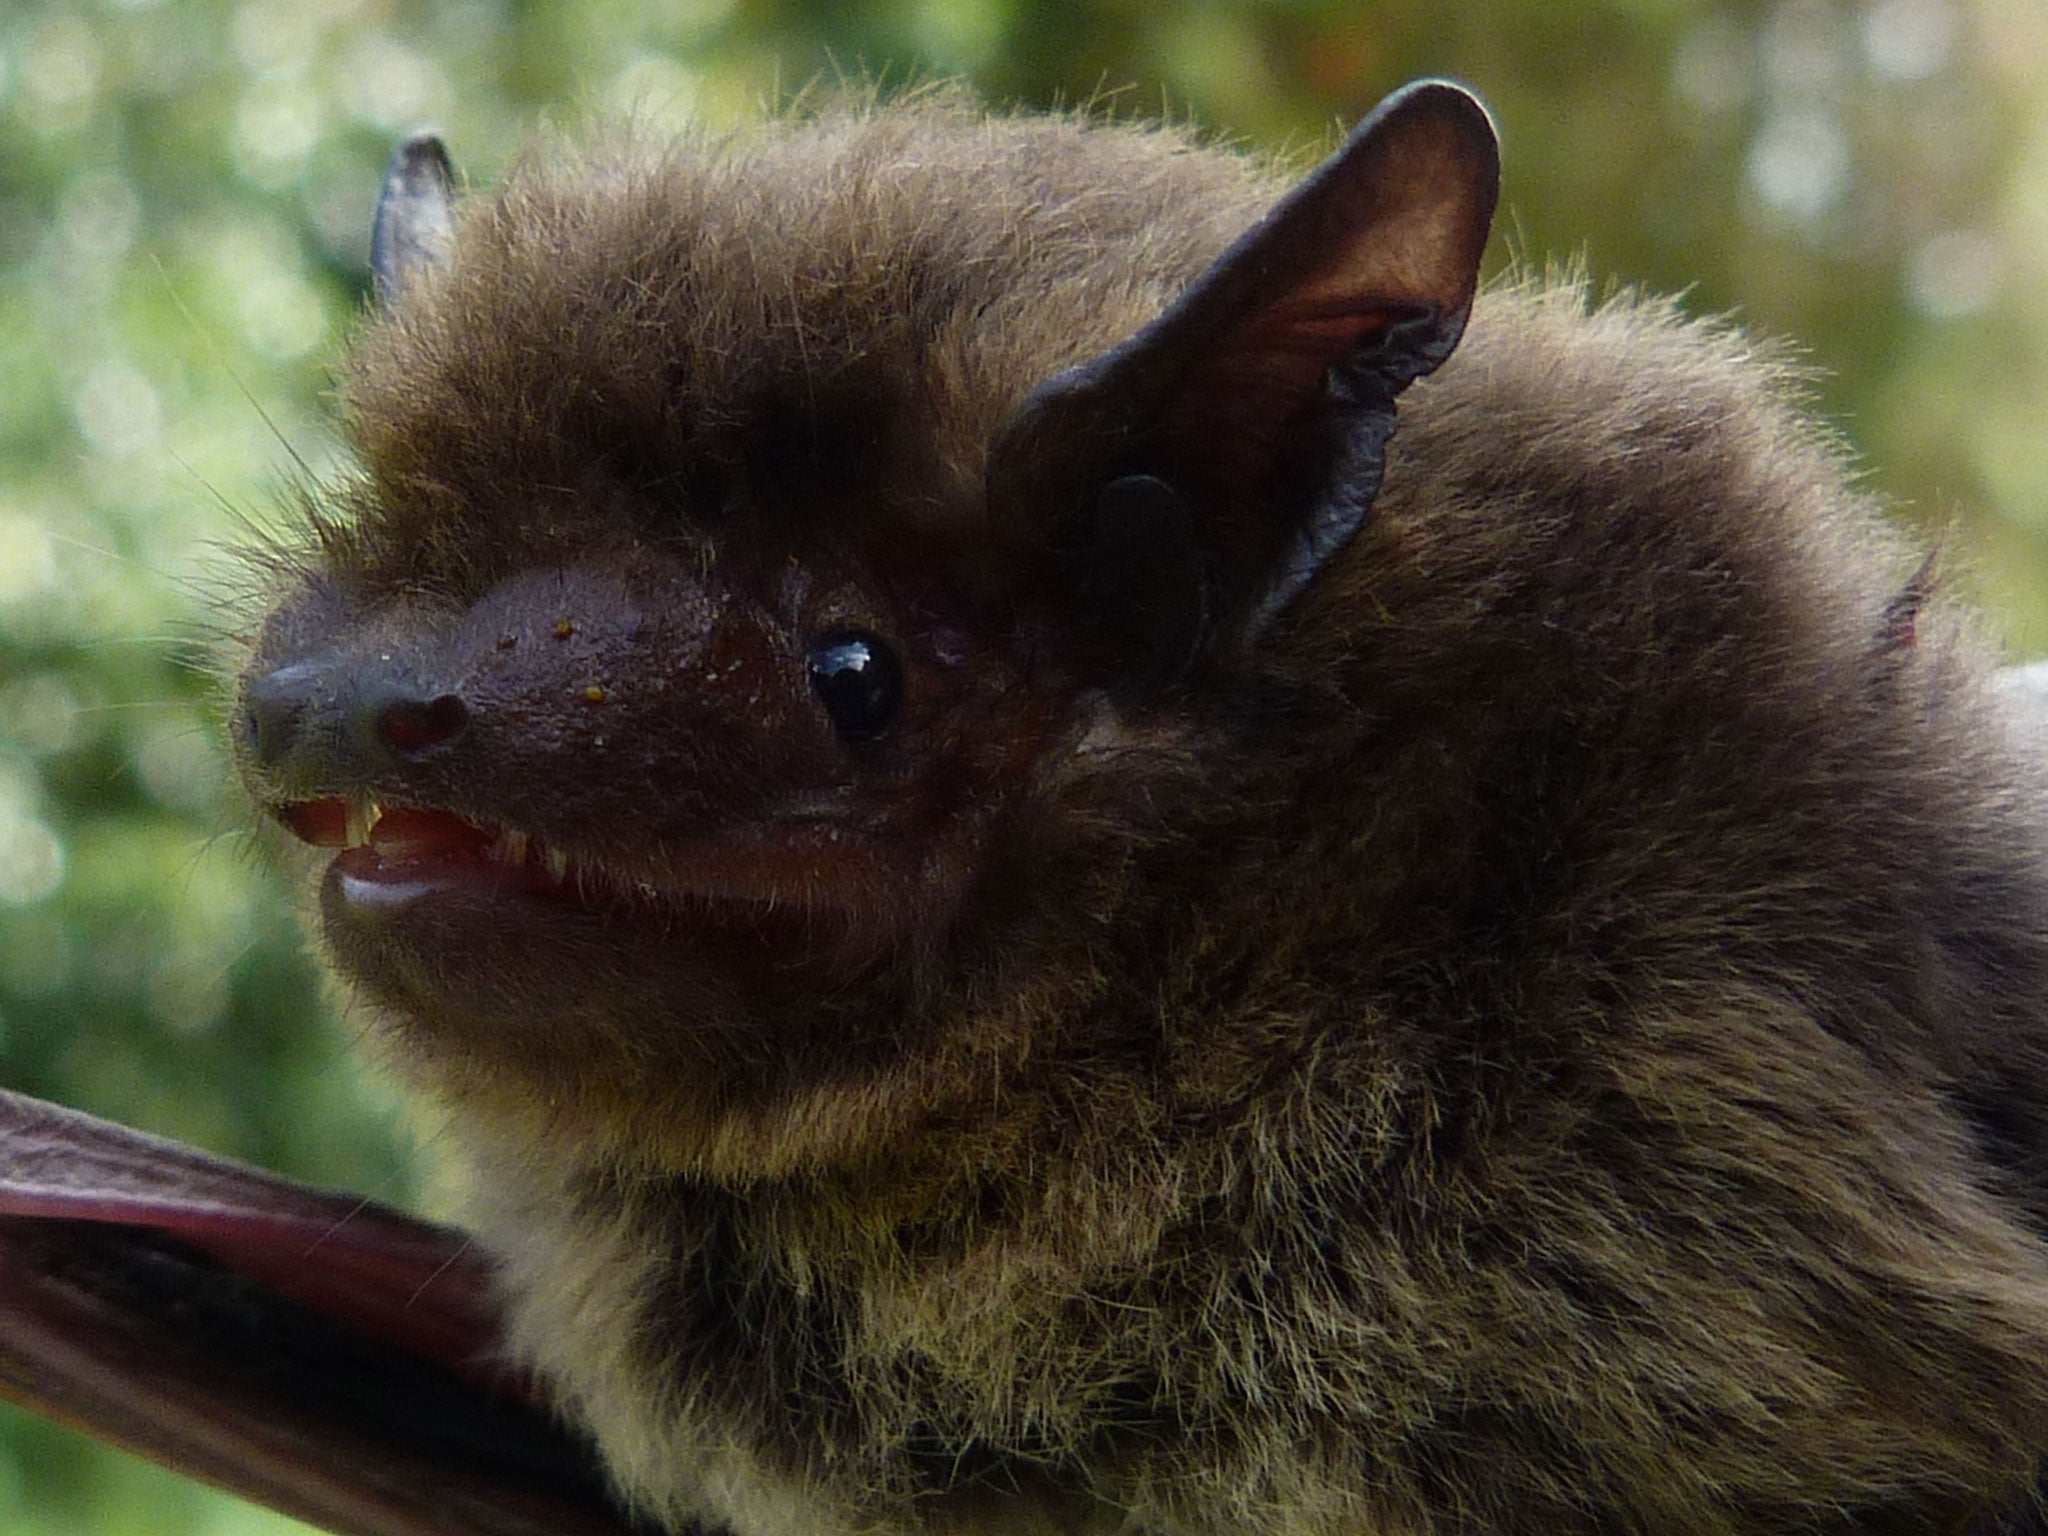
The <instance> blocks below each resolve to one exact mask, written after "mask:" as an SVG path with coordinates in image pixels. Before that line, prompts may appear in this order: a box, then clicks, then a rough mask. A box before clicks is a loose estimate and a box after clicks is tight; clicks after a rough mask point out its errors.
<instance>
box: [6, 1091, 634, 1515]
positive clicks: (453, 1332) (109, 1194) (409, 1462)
mask: <svg viewBox="0 0 2048 1536" xmlns="http://www.w3.org/2000/svg"><path fill="white" fill-rule="evenodd" d="M495 1342H496V1325H495V1314H494V1313H493V1311H492V1309H491V1306H490V1301H489V1283H488V1276H487V1274H486V1273H485V1271H484V1269H483V1267H482V1265H481V1264H480V1263H479V1261H478V1260H477V1259H476V1257H475V1256H474V1255H473V1254H472V1252H471V1251H470V1249H469V1247H468V1244H467V1243H466V1241H465V1240H464V1239H463V1237H462V1235H461V1234H460V1233H456V1232H453V1231H450V1230H448V1229H446V1228H441V1227H433V1226H429V1225H426V1224H425V1223H422V1222H418V1221H415V1220H413V1219H412V1218H410V1217H407V1216H405V1215H403V1214H401V1213H399V1212H396V1211H392V1210H388V1209H384V1208H382V1207H377V1206H373V1205H369V1204H366V1203H365V1202H362V1201H360V1200H357V1199H354V1198H352V1197H348V1196H342V1195H335V1194H329V1193H323V1192H320V1191H314V1190H305V1189H300V1188H298V1187H297V1186H295V1185H292V1184H291V1183H289V1182H288V1181H285V1180H282V1179H279V1178H277V1177H275V1176H274V1175H270V1174H266V1173H262V1172H260V1171H258V1170H255V1169H250V1168H244V1167H240V1166H238V1165H235V1164H232V1163H228V1162H224V1161H221V1160H218V1159H215V1158H211V1157H209V1156H207V1155H206V1154H204V1153H200V1152H197V1151H194V1150H192V1149H190V1148H186V1147H180V1146H177V1145H175V1144H173V1143H169V1142H164V1141H161V1140H159V1139H157V1138H154V1137H149V1136H144V1135H141V1134H140V1133H137V1132H133V1131H128V1130H125V1129H123V1128H122V1127H119V1126H115V1125H110V1124H108V1123H106V1122H104V1121H99V1120H94V1119H91V1118H90V1117H88V1116H84V1115H79V1114H76V1113H74V1112H72V1111H69V1110H64V1109H59V1108H57V1107H56V1106H54V1105H49V1104H44V1103H41V1102H39V1101H37V1100H34V1099H28V1098H24V1097H22V1096H20V1095H16V1094H8V1093H0V1396H5V1397H7V1398H10V1399H12V1400H13V1401H15V1402H17V1403H19V1404H21V1405H22V1406H23V1407H26V1408H29V1409H31V1410H32V1411H35V1412H38V1413H43V1414H46V1415H48V1416H50V1417H52V1418H55V1419H58V1420H61V1421H63V1422H66V1423H69V1424H71V1425H73V1426H75V1427H77V1428H80V1429H82V1430H84V1431H86V1432H87V1433H89V1434H93V1435H96V1436H98V1437H100V1438H102V1439H105V1440H108V1441H111V1442H112V1443H114V1444H116V1445H120V1446H123V1447H125V1448H126V1449H128V1450H131V1451H134V1452H136V1453H138V1454H140V1455H143V1456H146V1457H148V1458H149V1459H151V1460H153V1461H157V1462H160V1463H162V1464H163V1465H165V1466H168V1467H171V1468H173V1469H175V1470H177V1471H179V1472H183V1473H186V1474H188V1475H190V1476H193V1477H197V1478H201V1479H203V1480H205V1481H207V1482H210V1483H213V1484H216V1485H217V1486H219V1487H222V1488H226V1489H228V1490H230V1491H231V1492H234V1493H238V1494H241V1495H243V1496H244V1497H247V1498H251V1499H254V1500H256V1501H257V1502H259V1503H263V1504H267V1505H269V1506H271V1507H272V1508H274V1509H279V1510H282V1511H284V1512H285V1513H287V1514H290V1515H293V1516H295V1517H297V1518H299V1519H302V1520H306V1521H310V1522H312V1523H314V1524H316V1525H322V1526H325V1527H327V1528H328V1529H330V1530H334V1531H337V1532H344V1533H347V1536H430V1533H431V1536H543V1533H550V1536H554V1533H560V1536H622V1533H625V1532H629V1531H633V1530H635V1529H637V1527H636V1526H635V1525H634V1524H633V1523H632V1522H631V1521H630V1520H628V1519H627V1518H626V1517H624V1516H623V1515H622V1514H620V1513H619V1511H618V1510H617V1509H616V1508H615V1507H613V1505H612V1504H611V1503H610V1501H609V1500H608V1498H607V1496H606V1493H605V1489H604V1484H603V1480H602V1477H601V1474H600V1473H599V1472H598V1470H597V1466H596V1461H595V1459H594V1456H593V1454H592V1453H591V1451H590V1449H589V1447H588V1446H586V1445H584V1444H583V1443H582V1442H580V1441H579V1440H577V1439H576V1438H574V1437H573V1436H571V1435H569V1434H568V1433H566V1432H565V1431H564V1430H562V1429H561V1428H560V1427H559V1426H558V1425H557V1424H555V1423H554V1422H553V1421H552V1420H551V1419H550V1418H549V1417H548V1416H547V1415H546V1414H545V1412H544V1411H543V1410H541V1409H540V1408H539V1407H538V1406H537V1405H536V1404H535V1402H534V1401H533V1396H532V1392H531V1389H530V1387H529V1385H528V1384H527V1383H526V1382H525V1381H524V1380H523V1379H522V1378H521V1377H520V1376H518V1375H517V1374H516V1373H513V1372H510V1371H507V1370H505V1369H504V1368H503V1367H502V1366H500V1365H498V1364H496V1363H494V1351H495Z"/></svg>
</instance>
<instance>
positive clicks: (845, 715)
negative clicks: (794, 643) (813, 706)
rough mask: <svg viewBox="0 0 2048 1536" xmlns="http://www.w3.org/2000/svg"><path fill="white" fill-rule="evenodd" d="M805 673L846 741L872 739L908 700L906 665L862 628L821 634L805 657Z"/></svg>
mask: <svg viewBox="0 0 2048 1536" xmlns="http://www.w3.org/2000/svg"><path fill="white" fill-rule="evenodd" d="M804 670H805V671H806V672H807V673H808V674H809V675H810V679H811V691H812V692H813V693H815V694H816V695H817V696H818V702H819V703H821V704H823V705H824V706H825V713H826V714H828V715H830V716H831V717H832V729H834V730H835V731H837V732H838V733H839V739H840V740H841V741H873V740H874V739H875V738H876V737H877V736H879V735H881V734H882V732H884V731H886V730H887V729H888V728H889V722H890V721H891V720H893V719H895V718H896V708H897V706H898V705H899V704H901V703H902V702H903V666H902V664H901V663H900V662H898V661H897V660H896V653H895V652H894V651H892V650H891V649H889V646H888V644H887V643H886V642H885V641H883V640H882V639H881V638H880V637H879V636H876V635H870V634H868V633H866V632H865V631H862V630H858V629H832V630H827V631H826V632H825V633H824V634H822V635H819V636H818V637H817V638H816V639H815V640H813V641H812V642H811V645H810V649H809V651H807V652H806V653H805V655H804Z"/></svg>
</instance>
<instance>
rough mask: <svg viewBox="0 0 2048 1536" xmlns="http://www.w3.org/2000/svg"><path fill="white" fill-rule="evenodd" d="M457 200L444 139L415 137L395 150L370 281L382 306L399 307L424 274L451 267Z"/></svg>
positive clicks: (373, 233) (373, 243)
mask: <svg viewBox="0 0 2048 1536" xmlns="http://www.w3.org/2000/svg"><path fill="white" fill-rule="evenodd" d="M454 201H455V173H454V171H453V169H452V168H451V167H450V165H449V163H448V150H447V148H446V146H444V145H443V144H442V143H441V141H440V139H439V138H437V137H436V136H435V135H433V134H431V133H416V134H414V135H413V136H412V137H411V138H409V139H407V140H406V141H405V142H404V143H403V144H400V145H399V146H398V148H396V149H394V150H393V151H392V152H391V160H390V163H389V164H388V165H386V166H385V168H384V186H383V190H382V191H380V192H379V193H378V194H377V218H376V222H375V223H374V224H372V225H371V227H370V278H371V281H372V284H373V285H374V287H375V289H376V294H377V303H378V305H379V306H380V307H381V308H384V309H391V308H393V307H395V306H396V305H397V304H398V303H399V301H400V300H401V299H403V298H404V296H405V293H406V290H407V289H408V288H410V287H412V286H413V285H414V284H415V283H417V282H418V281H419V279H420V277H421V276H422V275H423V274H424V273H426V272H429V271H431V270H433V269H434V268H436V267H440V266H445V265H446V264H447V261H448V251H449V246H450V245H451V243H452V242H453V240H454V235H455V219H454Z"/></svg>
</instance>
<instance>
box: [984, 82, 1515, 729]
mask: <svg viewBox="0 0 2048 1536" xmlns="http://www.w3.org/2000/svg"><path fill="white" fill-rule="evenodd" d="M1499 182H1500V161H1499V153H1498V148H1497V144H1496V140H1495V136H1494V130H1493V124H1492V122H1491V120H1490V119H1489V118H1488V116H1487V113H1486V109H1485V108H1484V107H1482V106H1481V105H1480V104H1479V102H1478V101H1477V100H1476V99H1474V98H1473V97H1472V96H1471V95H1470V94H1469V93H1467V92H1466V91H1464V90H1461V89H1460V88H1458V87H1457V86H1454V85H1449V84H1445V83H1443V82H1440V81H1425V82H1422V83H1419V84H1416V85H1411V86H1409V87H1407V88H1406V89H1404V90H1402V91H1399V92H1397V93H1396V94H1395V95H1393V96H1390V97H1388V98H1387V100H1385V101H1384V102H1382V103H1381V104H1380V105H1379V106H1378V107H1377V108H1376V109H1375V110H1374V111H1373V113H1372V115H1371V116H1370V117H1368V118H1367V119H1366V120H1365V121H1364V122H1363V123H1361V124H1360V125H1359V127H1358V128H1357V130H1356V131H1355V132H1354V133H1353V134H1352V135H1351V137H1350V138H1349V139H1348V140H1347V141H1346V142H1345V143H1344V145H1343V146H1342V147H1341V148H1340V149H1338V150H1337V152H1336V153H1335V154H1333V155H1331V156H1330V158H1329V159H1328V160H1326V161H1325V162H1324V163H1323V164H1322V165H1321V166H1320V167H1318V168H1317V169H1316V171H1315V172H1314V173H1313V174H1311V175H1310V176H1309V178H1308V179H1307V180H1306V181H1304V182H1302V183H1301V185H1299V186H1298V187H1296V188H1295V189H1294V190H1293V191H1292V192H1291V193H1289V194H1288V195H1287V196H1286V197H1285V198H1284V199H1282V200H1281V202H1280V203H1279V204H1278V206H1276V207H1275V208H1274V209H1273V211H1272V212H1271V213H1270V214H1268V215H1267V216H1266V217H1265V218H1264V219H1263V220H1261V221H1260V222H1259V223H1258V224H1257V225H1255V226H1254V227H1253V228H1252V229H1251V230H1250V231H1248V232H1247V233H1246V234H1245V235H1244V236H1243V237H1242V238H1241V239H1239V240H1238V241H1237V243H1236V244H1234V245H1233V246H1231V247H1230V249H1229V250H1227V251H1225V252H1224V253H1223V255H1222V256H1220V257H1219V258H1218V259H1217V260H1216V262H1215V264H1214V265H1213V266H1211V267H1210V268H1209V269H1208V271H1206V272H1204V273H1203V274H1202V275H1201V277H1199V278H1198V279H1197V280H1196V281H1195V283H1194V284H1193V286H1192V287H1190V288H1189V289H1188V290H1187V291H1186V293H1184V294H1183V295H1182V296H1181V297H1180V299H1179V300H1177V301H1176V302H1175V303H1174V304H1173V305H1172V307H1171V308H1169V309H1168V310H1167V311H1166V312H1165V313H1164V314H1162V315H1161V316H1160V317H1159V318H1158V319H1157V320H1155V321H1154V322H1152V324H1150V325H1148V326H1147V327H1145V329H1144V330H1142V331H1140V332H1139V333H1138V334H1137V335H1136V336H1134V337H1133V338H1131V340H1130V341H1128V342H1126V343H1125V344H1123V345H1122V346H1120V347H1117V348H1115V349H1114V350H1112V351H1110V352H1107V353H1105V354H1104V355H1102V356H1101V357H1098V358H1096V359H1094V360H1093V361H1091V362H1088V363H1085V364H1083V365H1082V366H1080V367H1078V368H1074V369H1070V370H1068V371H1067V372H1064V373H1061V374H1058V375H1056V376H1055V377H1053V378H1051V379H1049V380H1047V381H1046V382H1045V383H1044V384H1042V385H1040V386H1039V388H1038V389H1036V390H1035V391H1033V393H1032V394H1031V395H1030V396H1029V397H1027V398H1026V399H1025V401H1024V402H1023V403H1022V404H1021V405H1020V406H1019V407H1018V409H1017V411H1016V413H1015V414H1014V415H1013V416H1012V417H1011V419H1010V421H1009V422H1008V423H1007V424H1006V425H1005V427H1004V430H1003V433H1002V435H1001V437H1000V439H999V440H998V442H997V445H996V449H995V453H994V457H993V460H992V468H991V482H990V485H991V495H992V496H1007V495H1015V494H1023V495H1028V496H1030V497H1032V498H1033V499H1034V500H1036V501H1037V503H1038V505H1039V507H1040V508H1041V509H1046V508H1050V509H1051V510H1052V523H1051V526H1052V528H1053V530H1054V531H1053V534H1052V543H1053V547H1052V548H1050V549H1049V550H1048V551H1047V552H1046V553H1047V555H1048V567H1047V579H1048V580H1049V581H1050V583H1051V585H1052V593H1053V601H1054V603H1055V605H1056V606H1057V607H1058V609H1059V610H1060V611H1061V624H1062V627H1063V629H1064V630H1065V631H1066V632H1067V633H1068V634H1069V635H1071V637H1072V638H1073V639H1074V641H1075V643H1076V645H1077V647H1078V655H1077V659H1078V660H1079V661H1080V662H1081V664H1082V668H1083V670H1084V672H1088V673H1093V674H1096V675H1097V676H1098V677H1099V678H1100V680H1102V681H1104V682H1106V683H1110V684H1112V685H1119V684H1120V685H1124V686H1130V687H1136V688H1140V689H1143V688H1146V687H1148V686H1157V685H1159V684H1161V683H1164V682H1167V681H1170V680H1171V679H1172V678H1173V677H1175V676H1177V675H1179V674H1180V673H1181V672H1182V671H1184V670H1185V669H1186V668H1187V667H1188V666H1189V664H1190V663H1191V662H1192V661H1193V660H1194V658H1195V657H1196V655H1197V654H1198V653H1200V652H1202V651H1205V650H1226V651H1227V650H1229V649H1232V648H1236V647H1240V646H1242V645H1244V644H1246V643H1248V642H1249V641H1250V640H1252V639H1254V638H1256V636H1257V634H1258V633H1259V631H1260V630H1261V629H1262V628H1263V627H1264V626H1265V624H1266V622H1267V621H1268V620H1269V619H1270V618H1271V617H1272V616H1273V614H1275V613H1277V612H1278V611H1279V610H1280V609H1281V608H1282V607H1283V606H1284V605H1285V604H1286V603H1287V602H1288V601H1289V600H1290V599H1291V598H1293V597H1294V596H1295V595H1296V594H1297V593H1299V592H1300V591H1301V590H1302V589H1303V588H1304V587H1306V586H1307V585H1308V584H1309V583H1310V582H1312V581H1313V580H1314V579H1315V577H1316V574H1317V572H1318V571H1319V570H1320V569H1321V568H1322V567H1323V565H1324V563H1325V562H1326V561H1327V560H1328V559H1329V558H1330V557H1331V556H1332V555H1333V554H1335V553H1336V552H1337V551H1338V550H1340V549H1342V548H1343V547H1344V545H1345V544H1346V542H1347V541H1349V539H1350V538H1351V536H1352V535H1353V534H1355V533H1356V532H1357V531H1358V528H1359V526H1360V524H1361V523H1362V522H1363V521H1364V518H1365V514H1366V512H1367V510H1368V508H1369V507H1370V506H1371V504H1372V500H1373V496H1374V495H1375V493H1376V492H1377V491H1378V488H1379V482H1380V474H1381V469H1382V466H1383V462H1384V457H1385V449H1386V443H1387V439H1388V437H1389V436H1390V435H1391V434H1392V432H1393V429H1394V397H1395V396H1396V395H1397V394H1399V393H1400V392H1401V390H1402V389H1403V388H1405V387H1406V386H1407V385H1408V384H1409V383H1410V382H1412V381H1413V380H1415V379H1416V378H1418V377H1420V376H1421V375H1423V374H1426V373H1428V372H1429V371H1430V370H1431V369H1433V368H1435V367H1436V366H1437V365H1438V364H1439V363H1441V362H1442V361H1443V360H1444V359H1445V358H1446V357H1447V356H1449V355H1450V352H1451V349H1452V348H1453V347H1454V346H1455V345H1456V344H1457V341H1458V337H1459V335H1460V333H1461V332H1462V331H1463V329H1464V325H1465V318H1466V315H1467V314H1468V312H1469V311H1470V308H1471V304H1472V295H1473V291H1474V289H1475V287H1476V286H1477V283H1478V273H1479V259H1480V255H1481V253H1482V251H1483V250H1484V249H1485V245H1486V238H1487V231H1488V229H1489V227H1490V225H1491V223H1492V219H1493V210H1494V203H1495V200H1496V198H1497V196H1498V193H1499ZM1041 515H1043V513H1042V512H1041Z"/></svg>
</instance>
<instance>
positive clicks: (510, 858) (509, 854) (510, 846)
mask: <svg viewBox="0 0 2048 1536" xmlns="http://www.w3.org/2000/svg"><path fill="white" fill-rule="evenodd" d="M532 847H533V834H532V833H530V832H521V831H518V830H516V829H514V828H512V827H506V828H504V829H503V830H502V831H500V832H499V833H498V840H497V841H496V842H495V843H493V844H491V847H490V855H491V857H492V858H494V859H496V860H497V861H498V862H499V863H501V864H510V865H513V866H515V867H516V866H518V865H521V864H524V863H525V862H526V855H527V852H528V850H530V849H531V848H532Z"/></svg>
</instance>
